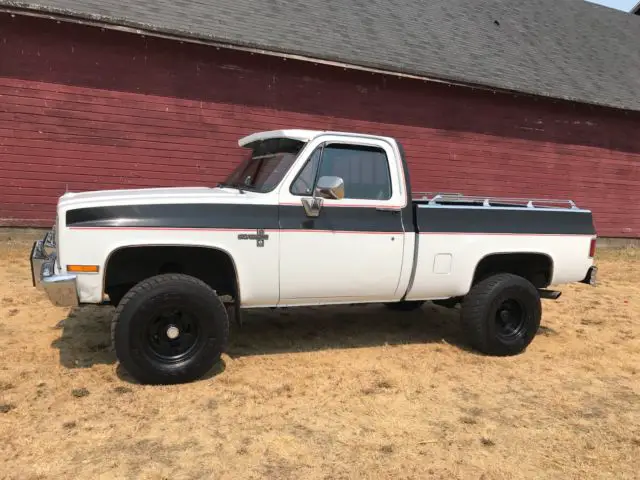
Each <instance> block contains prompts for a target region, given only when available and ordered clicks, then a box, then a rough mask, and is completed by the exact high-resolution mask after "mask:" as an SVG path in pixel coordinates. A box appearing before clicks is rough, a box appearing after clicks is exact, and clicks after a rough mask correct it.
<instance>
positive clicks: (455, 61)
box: [0, 0, 640, 111]
mask: <svg viewBox="0 0 640 480" xmlns="http://www.w3.org/2000/svg"><path fill="white" fill-rule="evenodd" d="M0 8H2V9H4V10H12V11H21V12H23V13H31V14H42V13H48V14H54V15H56V16H62V17H67V18H70V19H75V20H89V21H91V22H94V23H98V24H107V25H114V26H125V27H130V28H135V29H140V30H143V31H146V32H155V33H159V34H167V35H171V36H172V37H179V38H184V39H192V40H199V41H208V42H216V43H219V44H223V45H229V46H235V47H243V48H254V49H259V50H263V51H266V52H269V53H276V54H292V55H298V56H302V57H304V58H305V59H316V60H324V61H330V62H339V63H340V64H346V65H348V66H352V67H361V68H369V69H375V70H381V71H384V72H391V73H399V74H408V75H413V76H418V77H420V78H429V79H436V80H443V81H447V82H454V83H462V84H467V85H477V86H483V87H488V88H494V89H499V90H507V91H517V92H522V93H527V94H533V95H542V96H547V97H552V98H557V99H565V100H573V101H578V102H583V103H589V104H596V105H603V106H609V107H615V108H622V109H628V110H639V111H640V95H639V92H640V49H638V45H640V19H639V18H638V17H637V16H635V15H632V14H630V13H624V12H619V11H616V10H612V9H609V8H606V7H602V6H599V5H595V4H592V3H589V2H586V1H583V0H528V1H526V2H516V1H513V0H439V1H438V0H431V1H424V0H307V1H305V2H298V1H295V0H193V1H190V0H154V1H149V0H137V1H135V2H131V1H130V0H37V2H36V1H33V2H32V1H29V0H18V1H16V0H0Z"/></svg>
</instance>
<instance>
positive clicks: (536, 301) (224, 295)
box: [31, 130, 596, 383]
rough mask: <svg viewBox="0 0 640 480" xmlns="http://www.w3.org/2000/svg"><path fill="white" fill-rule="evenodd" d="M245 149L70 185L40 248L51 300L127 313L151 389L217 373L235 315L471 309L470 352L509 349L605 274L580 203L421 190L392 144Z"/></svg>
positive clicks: (259, 136) (117, 318)
mask: <svg viewBox="0 0 640 480" xmlns="http://www.w3.org/2000/svg"><path fill="white" fill-rule="evenodd" d="M239 144H240V145H241V146H243V147H246V148H247V149H248V155H247V158H246V159H245V160H244V162H243V163H241V164H240V165H239V166H238V168H237V169H236V170H235V171H234V172H233V173H232V174H231V175H230V176H229V177H228V179H227V180H226V181H225V182H224V183H221V184H219V185H217V186H215V187H212V188H158V189H141V190H114V191H99V192H88V193H66V194H64V195H63V196H62V197H61V198H60V199H59V202H58V206H57V218H56V222H55V226H54V228H53V229H52V231H51V232H49V233H47V235H46V236H45V238H44V239H43V240H41V241H38V242H36V243H35V244H34V247H33V251H32V253H31V264H32V270H33V282H34V285H35V286H37V287H39V288H42V289H44V290H45V291H46V292H47V294H48V295H49V298H50V299H51V301H52V302H53V303H54V304H56V305H65V306H76V305H79V304H92V303H93V304H103V303H111V304H113V305H115V306H116V311H115V315H114V319H113V324H112V339H113V342H114V345H115V350H116V354H117V357H118V359H119V361H120V362H121V364H122V365H123V366H124V367H125V368H126V369H127V370H128V371H129V372H130V373H131V374H132V375H133V376H134V377H135V378H136V379H138V380H139V381H141V382H144V383H177V382H186V381H191V380H194V379H197V378H199V377H201V376H202V375H204V374H205V373H206V372H207V371H208V370H209V369H210V368H211V367H212V366H213V364H214V363H215V362H217V361H218V360H219V358H220V356H221V353H222V352H223V351H224V349H225V346H226V344H227V339H228V332H229V320H228V313H229V310H231V309H234V310H233V311H234V312H235V314H236V316H237V317H238V318H239V315H240V309H245V308H258V307H290V306H301V305H329V304H343V303H349V304H352V303H383V304H386V305H387V306H388V307H389V308H391V309H395V310H410V309H414V308H418V307H420V306H421V305H422V304H423V303H424V302H425V301H435V302H436V303H440V304H443V305H455V304H457V303H461V319H462V323H463V325H464V326H465V329H466V332H467V334H468V337H469V342H470V344H471V345H472V346H473V347H475V348H476V349H477V350H479V351H481V352H484V353H486V354H490V355H513V354H517V353H520V352H522V351H523V350H525V348H526V347H527V346H528V345H529V343H530V342H531V341H532V339H533V338H534V336H535V334H536V332H537V330H538V327H539V325H540V316H541V302H540V299H541V298H557V296H558V295H559V292H557V291H554V290H549V289H548V288H547V287H549V286H550V285H556V284H564V283H569V282H583V283H587V284H592V285H594V284H595V277H596V267H595V266H594V260H593V257H594V250H595V240H596V236H595V229H594V225H593V221H592V216H591V212H589V211H587V210H582V209H579V208H578V207H576V205H575V204H574V203H573V202H571V201H554V200H529V199H526V200H522V199H500V198H482V197H469V196H463V195H458V194H449V195H445V194H440V195H438V194H433V195H425V196H423V197H422V198H420V199H418V198H417V195H415V196H413V197H412V194H411V187H410V181H409V169H408V167H407V163H406V161H405V159H404V154H403V150H402V147H401V145H400V144H399V143H398V142H397V141H395V140H394V139H393V138H388V137H380V136H371V135H361V134H351V133H338V132H324V131H308V130H281V131H271V132H262V133H256V134H254V135H250V136H248V137H246V138H243V139H241V140H240V141H239ZM225 299H226V300H225ZM223 302H224V303H223ZM225 303H226V304H227V305H226V306H225Z"/></svg>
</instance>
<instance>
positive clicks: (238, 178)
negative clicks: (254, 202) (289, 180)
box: [220, 138, 304, 193]
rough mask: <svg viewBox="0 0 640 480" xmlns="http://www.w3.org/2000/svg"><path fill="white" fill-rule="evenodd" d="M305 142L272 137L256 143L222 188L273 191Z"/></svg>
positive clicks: (222, 184)
mask: <svg viewBox="0 0 640 480" xmlns="http://www.w3.org/2000/svg"><path fill="white" fill-rule="evenodd" d="M303 146H304V142H301V141H299V140H293V139H291V138H270V139H268V140H262V141H258V142H253V143H251V144H249V145H248V146H247V147H248V148H250V149H251V151H250V152H249V154H248V155H247V158H245V160H244V161H243V162H242V163H241V164H240V165H238V167H237V168H236V169H235V170H234V171H233V172H232V173H231V175H229V176H228V177H227V179H226V180H225V181H224V182H222V183H221V184H220V186H222V187H231V188H238V189H240V190H250V191H252V192H260V193H266V192H269V191H271V190H273V189H274V188H275V187H276V185H277V184H278V183H280V180H282V178H283V177H284V175H285V173H287V171H288V170H289V168H291V165H293V162H294V161H295V159H296V157H297V155H298V153H299V152H300V150H301V149H302V147H303Z"/></svg>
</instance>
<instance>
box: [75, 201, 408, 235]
mask: <svg viewBox="0 0 640 480" xmlns="http://www.w3.org/2000/svg"><path fill="white" fill-rule="evenodd" d="M66 221H67V226H69V227H80V228H81V227H85V228H87V227H92V228H118V227H120V228H122V227H129V228H220V229H238V230H249V229H264V230H275V229H285V230H337V231H346V232H390V233H394V232H402V217H401V215H400V212H395V213H392V212H387V211H385V212H381V211H378V210H376V209H375V208H361V207H340V208H331V207H325V208H323V210H322V212H321V214H320V216H319V217H314V218H310V217H307V216H306V214H305V212H304V208H303V207H302V205H300V206H278V205H228V204H171V205H155V204H154V205H121V206H108V207H90V208H80V209H76V210H70V211H68V212H67V217H66Z"/></svg>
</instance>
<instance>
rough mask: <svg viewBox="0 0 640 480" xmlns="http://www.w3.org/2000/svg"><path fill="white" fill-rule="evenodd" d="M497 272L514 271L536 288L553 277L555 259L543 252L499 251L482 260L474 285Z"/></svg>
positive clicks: (544, 284)
mask: <svg viewBox="0 0 640 480" xmlns="http://www.w3.org/2000/svg"><path fill="white" fill-rule="evenodd" d="M497 273H512V274H514V275H518V276H520V277H524V278H526V279H527V280H529V281H530V282H531V283H532V284H533V285H534V286H535V287H536V288H544V287H547V286H548V285H549V284H550V283H551V278H552V277H553V260H551V257H549V256H548V255H545V254H543V253H499V254H494V255H488V256H486V257H484V258H483V259H482V260H480V263H478V265H477V267H476V271H475V273H474V275H473V285H475V284H476V283H478V282H480V281H482V280H483V279H485V278H487V277H489V276H491V275H495V274H497Z"/></svg>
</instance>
